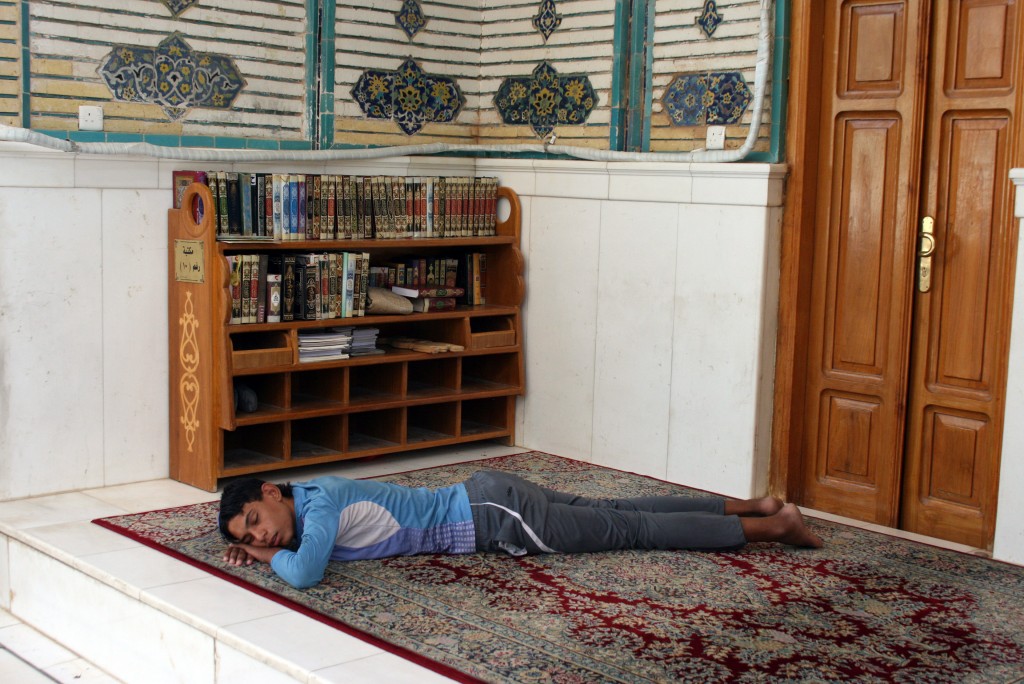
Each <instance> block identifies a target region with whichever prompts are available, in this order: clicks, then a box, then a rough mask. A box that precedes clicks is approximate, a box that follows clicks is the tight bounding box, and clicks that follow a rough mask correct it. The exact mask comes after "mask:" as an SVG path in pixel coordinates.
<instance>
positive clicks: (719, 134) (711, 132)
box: [705, 126, 725, 150]
mask: <svg viewBox="0 0 1024 684" xmlns="http://www.w3.org/2000/svg"><path fill="white" fill-rule="evenodd" d="M705 147H706V148H707V149H709V150H724V149H725V126H708V139H707V142H706V143H705Z"/></svg>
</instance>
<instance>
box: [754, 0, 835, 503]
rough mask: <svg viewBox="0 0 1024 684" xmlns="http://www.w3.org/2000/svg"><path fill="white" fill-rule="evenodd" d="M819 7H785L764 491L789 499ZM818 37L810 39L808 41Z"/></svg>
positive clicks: (797, 443) (807, 254)
mask: <svg viewBox="0 0 1024 684" xmlns="http://www.w3.org/2000/svg"><path fill="white" fill-rule="evenodd" d="M824 14H825V7H824V3H820V2H796V3H793V4H792V5H791V15H790V52H789V99H788V101H787V103H786V121H787V128H788V129H789V130H788V132H787V135H786V157H785V159H786V163H787V164H788V166H789V175H788V176H787V178H786V193H785V200H784V205H783V218H782V241H781V250H780V262H779V271H780V273H779V311H778V328H777V329H778V332H777V335H776V342H775V345H776V346H775V396H774V401H773V407H772V440H771V452H770V458H769V470H768V490H769V493H770V494H772V495H773V496H778V497H781V498H782V499H784V500H788V499H792V498H795V497H794V495H796V494H798V493H799V492H798V488H799V487H800V475H801V472H802V469H803V446H802V434H803V406H804V390H805V387H806V372H807V358H806V354H805V353H801V352H802V351H803V350H806V348H807V338H808V334H809V333H808V330H809V318H810V313H809V312H810V301H811V298H810V294H811V293H810V283H811V275H812V271H813V257H814V216H815V210H816V205H817V202H816V200H817V179H816V177H815V176H814V174H811V173H809V171H810V170H812V169H814V168H816V167H817V161H818V134H819V132H820V125H821V117H820V114H821V106H820V102H821V98H820V97H817V96H816V92H817V91H816V90H814V91H812V88H816V87H817V86H815V85H814V84H819V83H820V82H821V67H822V63H823V60H822V57H821V52H822V47H823V46H822V40H821V38H820V37H821V36H822V35H823V33H824ZM815 36H818V40H817V41H815V40H814V37H815Z"/></svg>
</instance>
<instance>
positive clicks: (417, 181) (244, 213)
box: [173, 171, 498, 241]
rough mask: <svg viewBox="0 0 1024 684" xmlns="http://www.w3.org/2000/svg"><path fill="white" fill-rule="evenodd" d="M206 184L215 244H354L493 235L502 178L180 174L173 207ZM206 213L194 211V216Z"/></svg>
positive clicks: (217, 172) (198, 209) (204, 172)
mask: <svg viewBox="0 0 1024 684" xmlns="http://www.w3.org/2000/svg"><path fill="white" fill-rule="evenodd" d="M191 183H202V184H204V185H207V186H209V188H210V192H211V194H212V195H213V200H214V204H215V205H216V206H215V207H213V208H211V209H212V213H213V220H214V224H215V225H216V227H217V239H218V240H224V241H230V240H239V241H242V240H285V241H287V240H349V239H355V240H359V239H414V238H456V237H480V236H489V235H494V234H495V232H496V225H497V191H498V179H497V178H493V177H469V176H427V177H422V176H415V177H411V176H410V177H403V176H351V175H335V174H330V175H327V174H319V175H313V174H287V173H245V172H236V171H175V172H174V183H173V185H174V207H175V208H178V207H180V206H181V198H182V195H183V193H184V191H185V188H187V187H188V186H189V184H191ZM201 211H205V208H200V207H193V214H194V217H195V219H196V220H197V221H198V220H199V219H200V212H201Z"/></svg>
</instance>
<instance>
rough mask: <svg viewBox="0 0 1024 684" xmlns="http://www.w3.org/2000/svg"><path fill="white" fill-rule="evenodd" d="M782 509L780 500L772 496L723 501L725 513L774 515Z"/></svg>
mask: <svg viewBox="0 0 1024 684" xmlns="http://www.w3.org/2000/svg"><path fill="white" fill-rule="evenodd" d="M781 510H782V500H781V499H776V498H775V497H774V496H762V497H761V498H760V499H746V500H745V501H732V500H727V501H726V502H725V514H726V515H760V516H769V515H775V514H776V513H778V512H779V511H781Z"/></svg>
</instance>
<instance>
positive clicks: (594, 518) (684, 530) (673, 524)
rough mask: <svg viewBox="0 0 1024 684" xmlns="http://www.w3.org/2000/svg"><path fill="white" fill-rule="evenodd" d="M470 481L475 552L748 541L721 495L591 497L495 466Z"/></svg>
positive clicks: (720, 545) (727, 545) (720, 546)
mask: <svg viewBox="0 0 1024 684" xmlns="http://www.w3.org/2000/svg"><path fill="white" fill-rule="evenodd" d="M465 485H466V491H467V492H468V494H469V502H470V506H471V507H472V510H473V524H474V525H475V527H476V548H477V550H478V551H506V552H508V553H511V554H513V555H516V556H520V555H524V554H527V553H586V552H593V551H611V550H615V549H717V550H724V549H735V548H739V547H741V546H743V545H744V544H746V543H747V540H746V537H744V536H743V529H742V527H741V526H740V521H739V518H738V517H737V516H735V515H724V514H723V511H724V508H725V500H724V499H722V498H719V497H709V498H699V499H695V498H688V497H683V496H656V497H644V498H635V499H588V498H585V497H581V496H575V495H573V494H566V493H564V492H556V491H554V490H552V489H547V488H545V487H541V486H539V485H536V484H534V483H532V482H529V481H527V480H524V479H523V478H521V477H518V476H516V475H511V474H509V473H503V472H498V471H480V472H477V473H474V474H473V476H472V477H470V478H469V479H468V480H466V483H465Z"/></svg>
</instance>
